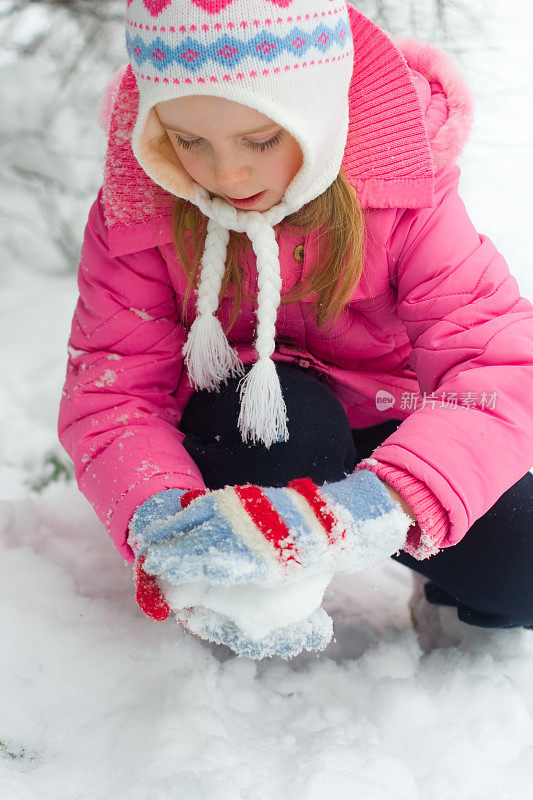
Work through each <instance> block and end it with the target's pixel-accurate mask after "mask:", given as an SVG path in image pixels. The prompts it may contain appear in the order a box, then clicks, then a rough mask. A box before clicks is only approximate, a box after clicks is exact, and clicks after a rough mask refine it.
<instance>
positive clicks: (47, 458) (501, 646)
mask: <svg viewBox="0 0 533 800" xmlns="http://www.w3.org/2000/svg"><path fill="white" fill-rule="evenodd" d="M483 5H484V8H485V14H486V17H485V31H484V33H483V36H481V34H480V37H479V39H478V38H476V36H475V34H470V38H469V40H468V42H466V43H465V42H463V43H462V47H461V51H462V58H463V65H464V66H463V71H464V73H465V74H466V75H467V77H468V78H469V79H470V82H471V85H472V87H473V90H474V93H475V96H476V99H477V114H476V123H475V127H474V131H473V135H472V138H471V140H470V142H469V144H468V146H467V148H466V150H465V153H464V155H463V157H462V159H461V164H462V167H463V178H462V194H463V198H464V200H465V203H466V205H467V208H468V209H469V212H470V214H471V217H472V219H473V220H474V221H475V223H476V225H477V227H478V230H479V231H480V232H482V233H485V234H487V235H489V236H490V237H491V238H492V239H493V240H494V241H495V242H496V244H497V246H498V247H499V248H500V250H501V251H502V252H503V254H504V255H505V256H506V258H507V260H508V262H509V264H510V268H511V271H512V272H513V274H514V275H515V276H516V278H517V279H518V281H519V284H520V288H521V290H522V293H523V294H524V295H525V296H526V297H528V298H529V299H530V300H533V272H532V270H531V266H530V265H531V253H532V252H533V226H532V225H531V199H530V187H531V185H532V183H533V158H532V155H533V110H532V109H533V104H532V102H531V100H532V97H533V91H532V90H533V51H532V50H531V46H530V41H531V37H532V34H533V23H532V21H531V16H530V2H529V0H507V2H506V3H499V2H497V0H491V2H485V3H484V4H483ZM0 69H1V73H2V76H3V80H2V92H4V87H6V89H5V91H6V95H5V98H6V101H7V107H8V108H9V110H10V115H11V116H9V119H6V116H5V115H4V116H3V120H2V122H3V124H4V123H5V124H6V125H7V124H8V123H13V119H14V117H13V115H15V113H18V112H17V108H18V107H17V103H20V108H21V109H22V105H23V104H24V113H22V111H21V114H20V117H19V116H17V118H16V121H17V125H22V124H23V123H24V120H25V119H26V116H25V114H27V112H28V108H27V103H25V102H24V100H25V99H27V97H28V95H29V96H30V97H31V98H32V99H35V100H39V102H41V103H43V102H46V97H47V87H48V83H47V79H46V72H45V71H43V72H42V73H35V72H33V73H32V74H31V76H30V75H29V74H28V73H27V72H24V71H21V68H20V65H18V64H16V63H14V62H13V63H11V62H10V61H9V59H7V60H6V59H3V61H2V62H1V63H0ZM30 77H31V80H30ZM17 81H18V82H19V84H18V85H19V92H20V99H18V97H17V92H16V91H15V90H14V89H13V86H16V85H17ZM8 87H11V88H8ZM26 89H27V91H28V94H26ZM72 124H73V126H74V125H75V124H76V125H78V126H79V124H80V123H79V121H78V120H77V118H75V117H74V116H73V118H72ZM84 125H85V130H86V133H85V134H84V135H85V136H86V137H87V138H86V139H85V140H84V141H83V147H84V148H85V153H86V152H88V151H89V150H92V152H94V153H100V154H101V153H102V152H103V133H102V132H101V131H100V130H99V128H98V127H97V124H96V122H95V121H94V118H93V111H92V110H91V111H90V112H89V111H86V117H85V122H84ZM12 127H13V128H14V127H15V125H12ZM63 135H65V130H64V129H63ZM23 145H24V142H23V140H21V143H20V147H23ZM82 149H83V148H82ZM80 152H81V149H80ZM19 158H20V154H19ZM27 158H28V160H31V158H32V154H30V152H28V154H27ZM89 170H93V171H94V173H95V174H96V175H98V174H99V173H100V172H101V163H100V162H99V161H98V160H97V159H96V158H92V160H89V161H88V162H87V161H85V162H80V176H81V177H80V180H81V178H83V180H85V179H87V175H88V173H89ZM28 202H29V203H31V202H33V200H32V199H31V198H28ZM83 202H86V201H81V204H82V205H83ZM19 205H20V215H21V217H20V218H22V215H23V214H26V213H27V208H25V207H24V206H23V204H19ZM82 210H83V213H84V214H85V213H86V212H87V211H88V205H87V206H86V208H84V209H82ZM11 213H12V214H13V213H14V206H12V207H11ZM80 218H81V217H80ZM24 231H25V228H24V226H23V225H22V224H21V225H20V237H19V238H18V239H17V242H18V256H17V255H15V254H14V253H13V248H12V247H8V246H7V245H6V246H5V247H4V250H3V252H2V267H1V275H0V291H1V297H0V314H1V326H2V330H1V352H0V359H1V361H0V370H1V371H0V374H1V375H2V381H1V385H0V397H1V408H2V415H1V425H2V427H1V437H2V438H1V447H0V569H1V579H0V580H1V583H0V585H1V586H2V604H1V606H0V608H1V611H0V618H1V642H0V653H1V655H0V687H1V689H0V797H1V798H2V800H48V799H49V798H50V800H74V799H76V800H111V798H113V800H115V799H116V800H121V799H122V798H124V799H126V798H127V800H174V799H177V800H285V798H287V800H289V798H291V800H292V798H294V797H300V798H302V800H315V798H316V800H330V798H334V797H335V798H336V797H337V796H344V797H348V798H354V800H355V798H357V800H529V798H531V796H532V792H533V790H532V785H533V684H532V681H531V672H532V666H533V633H532V632H531V631H525V630H517V629H515V630H508V631H490V630H485V629H479V628H473V627H471V626H467V625H464V624H463V623H460V622H458V620H457V619H456V614H455V612H454V611H453V610H451V609H442V611H441V612H440V613H441V617H442V622H443V625H444V626H445V627H446V628H447V630H448V631H449V632H450V633H451V635H452V640H453V642H455V644H452V645H448V646H441V647H438V646H437V647H435V648H434V649H433V650H432V651H430V652H428V653H426V652H424V651H423V650H422V649H421V648H420V645H419V642H418V639H417V636H416V634H415V632H414V630H413V629H412V627H411V623H410V618H409V614H408V609H407V601H408V598H409V594H410V588H411V577H410V573H409V571H408V570H407V569H405V568H403V567H401V566H400V565H398V564H396V563H394V562H388V563H385V564H383V565H381V566H379V567H377V568H374V569H372V570H367V571H366V572H364V573H363V574H361V575H359V576H356V577H353V576H352V577H343V578H342V579H336V580H335V582H334V583H333V584H332V585H331V586H330V588H329V590H328V592H327V597H326V601H325V607H326V608H327V610H328V612H329V613H330V614H331V615H332V616H333V617H334V621H335V641H334V642H332V643H331V644H330V646H329V647H328V648H327V649H326V650H325V652H324V653H322V654H320V655H314V654H313V655H311V654H306V655H301V656H299V657H297V658H295V659H293V660H292V661H289V662H285V661H283V660H281V659H270V660H265V661H262V662H258V663H255V662H253V661H249V660H247V659H242V658H237V657H234V656H233V655H232V654H231V653H230V652H229V651H228V650H226V649H225V648H222V647H216V646H210V645H207V644H205V643H204V642H201V641H199V640H197V639H195V638H193V637H192V636H190V635H189V634H188V633H186V632H185V631H183V630H182V629H179V628H178V627H177V625H176V623H175V622H173V621H171V620H168V621H167V622H165V623H154V622H151V621H150V620H149V619H148V618H146V617H144V616H143V615H142V614H141V612H140V611H139V609H138V608H137V606H136V605H135V603H134V601H133V597H132V590H133V584H132V574H131V568H130V567H129V566H128V565H126V564H125V563H124V562H123V561H122V560H121V559H120V557H119V556H118V555H117V554H116V551H115V550H114V548H113V546H112V544H111V542H110V541H109V540H108V539H107V536H106V534H105V532H104V530H103V528H102V526H101V525H100V523H99V522H98V520H97V518H96V516H95V514H94V512H93V510H92V508H91V507H90V506H89V504H88V503H87V501H86V500H85V499H84V498H83V496H82V495H81V494H80V493H79V491H78V489H77V487H76V485H75V483H74V482H73V481H72V479H71V474H72V472H71V467H70V463H69V460H68V459H67V458H66V456H65V455H64V454H63V451H62V450H61V447H60V445H59V444H58V443H57V438H56V419H57V407H58V403H59V398H60V391H61V387H62V383H63V379H64V372H65V365H66V341H67V337H68V331H69V326H70V320H71V316H72V312H73V308H74V304H75V300H76V295H77V290H76V282H75V277H74V275H73V274H63V272H62V271H61V270H58V271H57V274H55V275H54V274H50V273H49V272H48V271H46V270H44V269H40V268H39V264H38V263H37V262H38V259H39V249H38V247H36V241H37V243H38V238H37V239H36V237H35V232H33V234H32V235H30V234H29V233H28V238H26V234H25V233H24ZM81 232H82V231H81V230H80V234H79V235H80V236H81ZM4 241H9V237H8V238H7V239H5V238H4ZM26 245H27V249H26ZM50 253H51V251H50V249H49V248H47V247H46V246H45V244H44V242H43V258H46V259H48V260H49V259H50Z"/></svg>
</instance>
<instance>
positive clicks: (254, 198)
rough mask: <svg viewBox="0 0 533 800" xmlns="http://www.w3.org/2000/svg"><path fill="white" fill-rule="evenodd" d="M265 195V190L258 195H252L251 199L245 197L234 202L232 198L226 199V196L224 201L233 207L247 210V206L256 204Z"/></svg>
mask: <svg viewBox="0 0 533 800" xmlns="http://www.w3.org/2000/svg"><path fill="white" fill-rule="evenodd" d="M265 194H266V190H265V191H263V192H259V193H258V194H253V195H252V196H251V197H245V198H243V199H242V200H236V199H235V198H233V197H228V196H227V195H226V200H229V202H230V203H232V204H233V205H234V206H241V207H242V208H248V207H249V206H254V205H255V204H256V203H258V202H259V201H260V200H261V199H262V198H263V196H264V195H265Z"/></svg>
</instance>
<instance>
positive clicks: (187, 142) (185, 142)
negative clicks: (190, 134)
mask: <svg viewBox="0 0 533 800" xmlns="http://www.w3.org/2000/svg"><path fill="white" fill-rule="evenodd" d="M281 134H282V131H278V133H276V135H275V136H273V137H272V139H268V141H266V142H249V141H247V142H246V144H247V145H248V147H251V148H252V150H262V151H264V150H266V149H267V148H268V147H275V146H276V145H277V144H278V143H279V141H280V139H281ZM176 142H177V143H178V144H179V145H180V147H183V149H184V150H189V149H190V148H191V147H198V145H199V144H200V143H201V142H202V139H182V138H181V136H178V135H177V134H176Z"/></svg>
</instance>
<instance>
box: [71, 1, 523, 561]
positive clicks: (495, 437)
mask: <svg viewBox="0 0 533 800" xmlns="http://www.w3.org/2000/svg"><path fill="white" fill-rule="evenodd" d="M350 18H351V25H352V33H353V37H354V42H355V53H356V55H355V64H354V76H353V79H352V85H351V89H350V128H349V134H348V142H347V145H346V151H345V156H344V160H343V169H344V171H345V174H346V176H347V178H348V180H349V181H350V183H351V184H352V185H353V186H354V187H355V188H356V189H357V191H358V195H359V197H360V199H361V202H362V205H363V208H364V210H365V219H366V225H367V254H366V260H365V268H364V272H363V277H362V280H361V282H360V284H359V286H358V288H357V290H356V291H355V293H354V294H353V296H352V297H351V298H350V301H349V302H348V304H347V306H346V307H345V309H344V311H343V313H342V315H341V316H340V318H339V320H338V322H337V323H336V325H335V326H334V327H333V329H332V330H331V331H329V332H326V330H325V329H324V328H319V327H317V325H316V321H315V315H314V310H313V300H314V296H313V297H308V298H306V299H305V300H304V301H302V302H297V303H291V304H289V305H286V306H282V307H280V309H279V314H278V319H277V326H276V330H277V335H276V352H275V353H274V356H273V357H274V358H275V359H278V360H283V361H297V362H298V363H299V364H300V365H302V366H307V367H309V368H310V369H313V370H315V371H316V374H317V375H318V376H319V377H320V379H322V380H324V381H325V382H326V383H327V384H328V386H329V387H330V388H331V389H332V391H333V392H334V393H335V394H336V396H337V397H338V399H339V400H340V402H341V403H342V405H343V407H344V409H345V411H346V414H347V416H348V419H349V422H350V424H351V426H352V428H364V427H367V426H370V425H376V424H378V423H380V422H384V421H386V420H388V419H400V420H402V423H401V425H400V426H399V427H398V429H397V430H396V431H395V432H394V433H393V434H392V435H391V436H389V437H388V438H387V439H386V440H385V442H384V443H383V444H382V445H380V446H379V447H377V448H376V449H375V450H374V452H373V454H372V458H371V459H369V460H366V461H363V462H361V463H360V464H359V465H358V468H362V467H365V468H370V469H372V470H373V471H375V472H376V473H377V474H378V475H379V476H380V477H381V478H383V479H384V480H386V481H387V482H388V483H390V484H391V485H393V486H394V487H395V488H396V489H397V490H398V491H399V492H400V494H401V495H402V496H403V497H405V499H406V500H407V502H408V503H409V504H410V506H411V507H412V509H413V510H414V512H415V514H416V517H417V522H418V524H417V525H416V526H412V527H411V529H410V530H411V533H410V536H409V539H408V542H407V544H406V547H405V550H406V551H407V552H409V553H411V554H412V555H414V556H415V557H416V558H419V559H421V558H426V557H428V556H430V555H432V554H433V553H436V552H438V550H439V549H440V548H445V547H449V546H451V545H454V544H456V543H457V542H459V541H460V540H461V539H462V538H463V536H464V535H465V534H466V533H467V531H468V529H469V528H470V526H471V525H472V524H473V523H474V522H475V521H476V520H477V519H479V517H481V516H482V515H483V514H484V513H485V512H486V511H487V510H488V509H489V508H490V507H491V506H492V505H493V504H494V503H495V502H496V500H497V499H498V498H499V497H500V496H501V495H502V494H503V493H504V492H505V491H506V490H507V489H508V488H510V487H511V486H512V485H513V484H514V483H515V482H516V481H517V480H519V479H520V478H521V477H522V476H523V475H524V474H525V473H526V472H527V471H528V469H529V468H530V467H531V464H532V463H533V402H532V394H533V392H532V385H533V306H532V305H531V303H530V302H529V301H528V300H526V299H525V298H523V297H521V295H520V293H519V288H518V284H517V282H516V280H515V279H514V278H513V277H512V276H511V275H510V273H509V269H508V266H507V264H506V262H505V260H504V259H503V257H502V256H501V255H500V254H499V253H498V251H497V250H496V248H495V246H494V244H493V243H492V242H491V241H490V239H488V238H487V237H486V236H484V235H479V234H478V233H477V232H476V230H475V228H474V226H473V224H472V222H471V221H470V219H469V217H468V215H467V212H466V210H465V207H464V205H463V203H462V201H461V199H460V196H459V194H458V182H459V174H460V171H459V168H458V167H457V165H456V164H455V159H456V158H457V156H458V155H459V153H460V151H461V148H462V145H463V143H464V141H465V138H466V136H467V132H468V129H469V126H470V123H471V99H470V95H469V93H468V90H467V89H466V88H465V86H464V85H463V83H462V81H461V78H460V77H459V75H458V73H457V72H456V69H455V66H454V65H453V63H452V61H451V60H450V59H449V58H448V57H447V56H446V55H444V54H443V53H442V52H440V51H439V50H437V49H436V48H434V47H432V46H429V45H423V44H421V43H419V42H416V41H414V40H409V41H405V42H403V43H400V44H398V45H396V44H393V42H392V41H391V40H390V39H389V38H388V37H387V36H386V35H385V34H384V33H383V32H382V31H381V30H380V29H379V28H377V27H376V26H375V25H374V24H373V23H371V22H370V21H369V20H368V19H366V18H365V17H364V16H362V15H361V14H359V13H358V12H357V11H355V9H353V8H350ZM137 103H138V93H137V89H136V84H135V79H134V76H133V73H132V72H131V68H130V67H127V68H126V67H124V68H122V69H121V70H120V71H119V72H118V73H117V75H116V76H115V79H114V81H112V82H111V84H110V86H109V91H108V92H107V94H106V97H105V98H104V100H103V103H102V108H101V112H100V113H101V121H102V124H103V125H104V126H105V128H106V130H107V133H108V136H109V141H108V151H107V157H106V166H105V176H104V184H103V186H102V189H101V190H100V192H99V193H98V197H97V199H96V201H95V203H94V204H93V206H92V208H91V210H90V214H89V219H88V223H87V227H86V230H85V238H84V242H83V247H82V253H81V261H80V266H79V275H78V284H79V300H78V303H77V306H76V310H75V313H74V319H73V322H72V330H71V335H70V340H69V361H68V367H67V376H66V381H65V386H64V389H63V397H62V400H61V406H60V412H59V426H58V430H59V438H60V441H61V443H62V444H63V446H64V447H65V449H66V451H67V452H68V453H69V455H70V456H71V457H72V459H73V461H74V465H75V472H76V478H77V481H78V485H79V488H80V490H81V491H82V492H83V494H84V495H85V496H86V497H87V499H88V500H89V501H90V502H91V503H92V505H93V507H94V508H95V511H96V513H97V515H98V517H99V518H100V520H101V521H102V523H103V524H104V525H105V527H106V529H107V530H108V532H109V533H110V535H111V537H112V539H113V542H114V543H115V546H116V548H117V549H118V551H119V552H120V553H121V555H122V556H123V557H124V558H125V559H126V560H127V561H130V562H131V561H133V560H134V558H133V553H132V551H131V548H130V547H129V545H128V543H127V534H128V524H129V521H130V519H131V517H132V515H133V513H134V512H135V509H136V508H137V507H138V506H139V505H140V504H141V503H143V502H144V501H145V500H146V499H148V497H150V496H151V495H153V494H154V493H156V492H159V491H162V490H163V489H170V488H183V489H193V488H199V487H203V486H204V483H203V481H202V476H201V474H200V471H199V470H198V467H197V466H196V464H195V463H194V462H193V460H192V459H191V457H190V456H189V454H188V453H187V451H186V450H185V448H184V447H183V444H182V442H183V438H184V436H183V434H182V433H181V431H180V430H179V423H180V419H181V415H182V412H183V410H184V408H185V406H186V404H187V402H188V401H189V399H190V397H191V395H192V392H193V389H192V388H191V386H190V385H189V380H188V375H187V372H186V368H185V366H184V363H183V358H182V355H181V350H182V347H183V345H184V343H185V340H186V335H187V328H188V326H189V325H190V324H191V322H192V320H193V319H194V315H195V305H194V298H191V299H190V302H189V307H188V310H187V315H186V319H185V320H184V324H182V322H181V321H180V318H179V314H178V309H180V308H181V300H182V298H183V295H184V291H185V287H186V277H185V273H184V270H183V268H182V266H181V265H180V264H179V262H178V259H177V255H176V253H175V249H174V246H173V244H172V232H171V217H170V211H171V203H172V198H171V197H170V195H168V193H166V192H165V191H164V190H163V189H161V188H160V187H159V186H157V185H156V184H155V183H153V182H152V181H151V180H150V179H149V178H148V176H147V175H146V174H145V173H144V172H143V171H142V169H141V168H140V167H139V165H138V163H137V161H136V160H135V158H134V156H133V153H132V150H131V144H130V136H131V131H132V129H133V125H134V122H135V114H136V108H137ZM195 217H196V222H195ZM190 221H191V225H192V226H194V224H197V223H198V222H199V217H198V216H197V212H196V211H194V212H192V216H191V217H190ZM186 233H187V235H189V232H186ZM318 236H319V232H315V233H312V234H309V235H307V236H303V235H301V234H299V233H298V231H297V229H295V228H290V227H289V226H287V225H283V224H281V225H280V226H279V231H278V243H279V248H280V262H281V267H282V280H283V291H284V292H285V291H288V290H289V289H290V288H291V287H292V286H294V284H296V283H297V282H299V281H301V280H302V279H303V278H305V276H306V275H307V274H308V273H309V271H310V270H311V268H312V266H313V263H314V257H315V254H316V247H317V238H318ZM242 266H243V274H244V288H245V289H246V290H247V291H248V292H250V293H251V294H252V295H255V294H256V292H257V274H256V269H255V257H254V256H253V252H252V251H251V250H250V252H249V255H248V256H246V257H245V258H244V260H243V263H242ZM232 297H233V290H232V287H231V286H230V287H229V288H228V292H227V294H226V297H225V298H224V299H223V300H222V302H221V304H220V307H219V311H218V312H217V315H218V317H219V319H220V320H221V322H222V324H223V326H226V325H227V323H228V322H229V318H230V310H231V303H232ZM254 326H255V307H254V305H253V304H252V303H251V302H250V301H249V300H248V299H246V297H244V299H243V304H242V309H241V313H240V315H239V317H238V319H237V322H236V324H235V325H234V326H233V328H232V329H231V331H230V332H229V335H228V338H229V341H230V343H231V344H232V345H233V346H234V347H235V348H236V350H237V351H238V353H239V356H240V358H241V359H242V361H243V363H245V364H246V363H250V362H252V361H254V360H255V357H256V354H255V350H254V348H253V331H254ZM502 535H504V532H502Z"/></svg>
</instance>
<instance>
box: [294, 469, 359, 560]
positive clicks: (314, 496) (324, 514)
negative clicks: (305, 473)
mask: <svg viewBox="0 0 533 800" xmlns="http://www.w3.org/2000/svg"><path fill="white" fill-rule="evenodd" d="M288 488H289V489H294V491H295V492H298V494H301V495H302V497H304V498H305V499H306V500H307V502H308V503H309V505H310V506H311V508H312V509H313V511H314V513H315V514H316V516H317V518H318V521H319V522H320V524H321V525H322V527H323V528H324V530H325V531H326V533H327V535H328V539H329V541H330V543H331V544H334V543H335V542H336V541H337V539H343V538H344V534H345V533H346V531H342V533H341V534H340V535H339V534H338V533H337V532H336V531H335V525H336V524H337V519H336V518H335V517H334V516H333V514H332V513H331V511H330V510H329V509H328V506H327V503H326V501H325V500H324V498H323V497H321V495H320V492H319V491H318V488H317V486H316V485H315V484H314V483H313V481H312V480H311V478H295V480H293V481H291V482H290V483H289V486H288Z"/></svg>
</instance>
